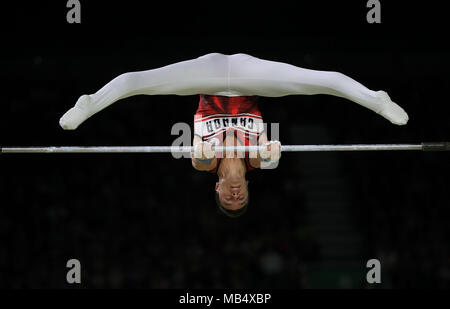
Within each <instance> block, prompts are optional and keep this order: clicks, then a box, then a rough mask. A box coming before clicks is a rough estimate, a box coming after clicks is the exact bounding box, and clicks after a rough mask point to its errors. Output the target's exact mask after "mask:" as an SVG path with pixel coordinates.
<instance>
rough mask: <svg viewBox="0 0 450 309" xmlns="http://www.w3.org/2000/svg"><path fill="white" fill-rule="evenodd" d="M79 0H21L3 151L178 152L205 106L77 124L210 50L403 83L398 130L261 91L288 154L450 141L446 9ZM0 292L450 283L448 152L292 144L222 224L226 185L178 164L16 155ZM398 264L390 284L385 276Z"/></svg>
mask: <svg viewBox="0 0 450 309" xmlns="http://www.w3.org/2000/svg"><path fill="white" fill-rule="evenodd" d="M381 2H382V7H381V13H382V23H381V24H371V25H369V24H368V23H367V22H366V13H367V11H368V9H367V8H366V1H314V2H313V3H311V2H310V1H308V2H306V1H295V2H294V1H293V2H282V1H276V2H261V1H259V2H255V3H246V4H245V5H244V3H243V2H238V3H234V2H217V3H213V2H205V3H201V2H196V4H193V3H190V1H186V2H184V3H178V2H172V1H165V2H164V3H159V4H155V3H153V2H152V3H147V4H146V5H144V4H143V3H144V1H142V2H140V1H126V2H106V1H104V2H102V1H96V2H95V5H94V4H93V1H81V4H82V6H81V14H82V16H81V24H68V23H67V22H66V13H67V11H68V9H67V8H66V6H65V4H66V1H59V3H57V2H48V3H47V4H46V3H42V2H41V1H39V2H38V1H34V2H30V3H26V4H25V3H20V4H17V5H16V6H14V7H12V6H10V5H9V6H6V5H5V6H2V47H1V53H2V56H1V58H0V63H1V67H2V69H1V70H0V76H1V84H2V98H1V122H0V126H1V132H2V136H1V144H2V145H4V146H53V145H80V146H94V145H116V146H121V145H124V146H125V145H130V146H133V145H170V144H171V143H172V141H173V139H174V138H175V137H174V136H171V134H170V130H171V127H172V125H173V124H174V123H177V122H187V123H189V124H191V125H192V120H193V114H194V112H195V110H196V108H197V103H198V97H196V96H186V97H180V96H152V97H151V96H135V97H130V98H127V99H124V100H122V101H120V102H117V103H116V104H114V105H112V106H111V107H109V108H107V109H105V110H104V111H102V112H100V113H98V114H96V115H95V116H93V117H92V118H90V119H89V120H87V121H86V122H85V123H83V124H82V125H81V126H80V127H79V128H78V129H77V130H75V131H64V130H62V129H61V128H60V127H59V125H58V121H59V118H60V117H61V116H62V115H63V113H64V112H65V111H66V110H68V109H69V108H70V107H72V106H73V104H74V103H75V102H76V100H77V99H78V97H79V96H80V95H81V94H85V93H94V92H96V91H97V90H98V89H99V88H101V87H102V86H103V85H104V84H106V83H107V82H108V81H110V80H111V79H113V78H114V77H116V76H117V75H119V74H121V73H125V72H129V71H139V70H146V69H151V68H156V67H160V66H163V65H166V64H170V63H173V62H177V61H182V60H186V59H191V58H195V57H198V56H201V55H204V54H206V53H210V52H221V53H224V54H232V53H248V54H251V55H253V56H256V57H260V58H264V59H269V60H275V61H282V62H287V63H290V64H294V65H297V66H300V67H306V68H310V69H316V70H328V71H339V72H342V73H344V74H346V75H349V76H351V77H352V78H354V79H356V80H357V81H359V82H361V83H363V84H364V85H366V86H367V87H368V88H370V89H373V90H385V91H387V92H388V93H389V94H390V96H391V98H392V99H393V101H395V102H397V103H398V104H399V105H400V106H402V107H403V108H404V109H405V110H406V111H407V113H408V114H409V117H410V120H409V123H408V125H406V126H395V125H393V124H391V123H390V122H389V121H387V120H385V119H384V118H382V117H380V116H379V115H377V114H375V113H373V112H371V111H369V110H366V109H364V108H362V107H361V106H358V105H357V104H355V103H352V102H349V101H346V100H344V99H341V98H337V97H331V96H322V95H318V96H288V97H282V98H261V100H260V109H261V110H262V112H263V115H264V120H265V122H268V123H271V122H279V123H280V140H281V143H282V144H324V143H336V144H344V143H417V142H425V141H443V140H449V129H450V125H449V123H450V121H449V118H448V112H449V107H448V105H449V103H448V97H447V92H448V87H449V85H448V81H449V79H448V75H447V74H448V72H449V64H450V61H449V59H448V54H449V48H448V47H447V44H446V41H447V40H448V38H447V37H448V34H447V33H446V30H445V29H446V28H448V27H447V25H446V16H445V12H446V8H444V7H442V3H441V2H433V1H428V2H426V4H420V5H419V4H414V2H409V1H404V2H401V1H395V5H396V6H394V3H392V2H394V1H381ZM0 162H1V178H0V180H1V207H0V233H1V235H2V237H1V239H2V240H1V242H0V243H1V246H0V287H5V288H54V287H58V288H66V287H73V286H71V285H69V284H67V283H66V280H65V279H66V272H67V271H68V269H67V268H66V262H67V261H68V260H69V259H72V258H76V259H79V260H80V262H81V265H82V284H81V285H80V286H79V287H84V288H86V287H88V288H121V287H126V288H211V287H212V288H247V287H249V288H417V287H427V288H429V287H434V288H449V287H450V251H449V236H450V235H449V232H450V231H449V224H448V218H449V210H448V208H449V203H448V199H447V196H448V189H449V186H448V178H447V176H448V173H449V172H450V164H449V155H448V153H445V152H442V153H438V152H434V153H423V152H393V151H391V152H358V153H357V152H353V153H285V154H283V156H282V159H281V161H280V164H279V166H278V168H277V169H275V170H265V171H256V172H252V173H250V174H248V179H249V181H250V185H249V186H250V191H251V203H250V205H249V211H248V212H247V213H246V214H245V215H244V216H243V217H241V218H239V219H229V218H226V217H223V216H221V215H220V214H219V213H218V212H217V210H216V206H215V203H214V183H215V181H216V177H215V176H214V175H212V174H207V173H201V172H197V171H195V170H194V169H193V168H192V166H191V163H190V161H189V160H186V159H180V160H175V159H173V158H172V156H170V155H167V154H90V155H80V154H65V155H61V154H60V155H58V154H53V155H52V154H47V155H44V154H42V155H39V154H34V155H19V154H17V155H12V154H10V155H5V154H3V155H2V157H1V161H0ZM372 258H377V259H379V260H380V262H381V269H382V284H379V285H371V286H370V285H368V284H367V283H366V279H365V278H366V272H367V271H368V269H367V268H366V262H367V260H369V259H372Z"/></svg>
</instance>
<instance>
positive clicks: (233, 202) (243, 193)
mask: <svg viewBox="0 0 450 309" xmlns="http://www.w3.org/2000/svg"><path fill="white" fill-rule="evenodd" d="M216 191H217V193H218V195H219V201H220V204H221V205H222V206H223V208H226V209H228V210H238V209H240V208H242V207H243V206H244V205H245V204H247V202H248V181H247V180H245V177H240V178H220V179H219V181H218V182H216Z"/></svg>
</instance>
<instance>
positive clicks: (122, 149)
mask: <svg viewBox="0 0 450 309" xmlns="http://www.w3.org/2000/svg"><path fill="white" fill-rule="evenodd" d="M449 145H450V143H449V142H437V143H420V144H353V145H282V146H281V151H282V152H308V151H394V150H416V151H448V150H450V147H449ZM262 148H263V146H217V147H214V150H215V151H217V152H224V151H225V152H232V151H235V152H245V151H259V150H261V149H262ZM192 150H193V147H192V146H90V147H76V146H62V147H2V148H1V152H2V153H187V152H191V151H192Z"/></svg>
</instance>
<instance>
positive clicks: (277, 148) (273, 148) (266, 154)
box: [260, 141, 281, 162]
mask: <svg viewBox="0 0 450 309" xmlns="http://www.w3.org/2000/svg"><path fill="white" fill-rule="evenodd" d="M263 146H264V149H263V150H262V151H261V152H260V155H261V158H262V159H263V161H266V162H267V161H271V162H274V161H278V160H280V158H281V143H280V142H279V141H270V142H266V143H264V145H263Z"/></svg>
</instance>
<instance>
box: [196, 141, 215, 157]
mask: <svg viewBox="0 0 450 309" xmlns="http://www.w3.org/2000/svg"><path fill="white" fill-rule="evenodd" d="M212 146H213V145H212V144H211V143H210V142H199V143H197V144H195V146H194V158H195V159H197V160H201V161H203V160H211V159H213V158H214V156H215V152H214V150H213V148H212Z"/></svg>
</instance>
